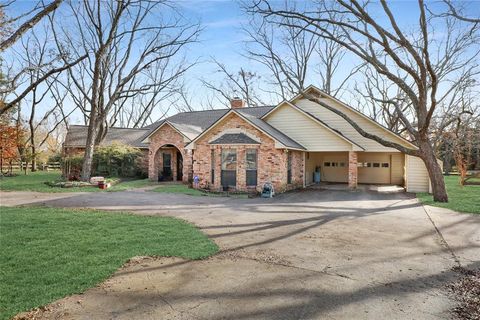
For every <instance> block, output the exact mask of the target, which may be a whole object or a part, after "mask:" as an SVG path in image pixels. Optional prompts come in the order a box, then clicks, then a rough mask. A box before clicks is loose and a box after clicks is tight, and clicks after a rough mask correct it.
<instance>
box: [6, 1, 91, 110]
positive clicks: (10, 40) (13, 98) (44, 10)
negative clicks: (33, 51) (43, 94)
mask: <svg viewBox="0 0 480 320" xmlns="http://www.w3.org/2000/svg"><path fill="white" fill-rule="evenodd" d="M62 1H63V0H55V1H52V2H50V3H49V4H48V5H45V4H44V2H43V1H39V2H38V4H37V5H36V6H34V7H33V8H32V9H30V10H27V11H26V12H24V13H21V14H20V15H19V16H16V17H7V16H6V15H5V11H4V10H5V8H7V7H8V6H10V5H12V4H13V3H14V2H15V1H14V0H12V1H8V2H6V3H5V4H2V5H0V22H1V24H0V39H1V41H2V42H1V43H0V51H5V52H6V53H10V54H12V53H13V54H14V52H12V48H14V44H15V43H16V42H18V40H19V39H21V38H22V37H23V36H25V35H26V34H28V33H29V32H31V31H32V28H33V27H34V26H35V25H37V24H38V23H39V22H40V21H41V20H42V19H43V18H45V17H47V16H49V17H50V18H51V19H53V18H52V16H53V14H54V13H55V11H56V9H57V8H58V7H59V5H60V4H61V3H62ZM32 15H33V16H32ZM25 19H26V20H25ZM20 21H21V22H22V23H21V25H20V26H19V27H17V28H15V24H16V23H18V22H20ZM7 49H8V50H7ZM86 57H87V56H86V55H81V56H78V57H77V59H75V60H70V59H68V57H63V59H60V57H59V56H57V57H56V58H51V63H49V64H48V66H49V68H42V69H43V71H42V73H41V75H39V76H38V77H36V79H35V81H31V82H30V83H29V84H28V85H26V86H23V85H22V83H19V80H20V79H24V76H25V74H28V73H29V69H28V67H27V68H24V67H22V65H20V66H19V67H14V66H10V67H9V70H8V72H6V77H7V78H8V81H7V82H6V83H4V84H2V85H1V88H0V96H1V97H2V101H3V102H2V104H1V105H0V115H2V114H5V113H7V112H8V111H9V110H12V109H13V108H15V107H16V106H17V105H19V104H20V102H21V101H22V100H23V99H25V98H26V97H27V96H28V95H29V94H30V93H31V92H32V91H34V90H35V89H36V87H37V86H40V85H41V84H42V83H44V82H45V81H46V80H47V79H49V78H50V77H52V76H55V75H58V74H59V73H61V72H63V71H65V70H67V69H68V68H70V67H72V66H74V65H76V64H77V63H79V62H80V61H82V60H83V59H85V58H86ZM0 60H1V59H0ZM54 62H55V63H54ZM0 66H1V67H2V69H3V67H4V65H3V64H2V65H0ZM2 71H3V70H2Z"/></svg>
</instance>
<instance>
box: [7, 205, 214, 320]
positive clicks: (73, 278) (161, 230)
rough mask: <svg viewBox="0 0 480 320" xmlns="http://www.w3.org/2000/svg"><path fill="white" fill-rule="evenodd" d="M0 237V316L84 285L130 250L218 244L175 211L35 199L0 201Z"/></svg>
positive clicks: (179, 253)
mask: <svg viewBox="0 0 480 320" xmlns="http://www.w3.org/2000/svg"><path fill="white" fill-rule="evenodd" d="M0 243H1V250H0V319H8V318H10V317H12V316H13V315H15V314H17V313H19V312H22V311H26V310H29V309H31V308H35V307H39V306H42V305H45V304H48V303H50V302H52V301H54V300H56V299H59V298H62V297H64V296H66V295H70V294H74V293H80V292H83V291H84V290H86V289H88V288H90V287H93V286H95V285H96V284H98V283H100V282H102V281H104V280H105V279H106V278H108V277H109V276H110V275H111V274H112V273H113V272H114V271H115V270H117V269H118V268H119V267H120V266H122V264H124V263H125V262H126V261H127V260H128V259H129V258H131V257H134V256H176V257H182V258H188V259H201V258H205V257H208V256H210V255H212V254H214V253H215V252H217V250H218V247H217V246H216V245H215V243H213V242H212V241H211V240H209V239H208V238H207V236H205V235H204V234H203V233H201V232H200V231H199V230H198V229H197V228H195V226H193V225H191V224H188V223H186V222H184V221H181V220H178V219H174V218H169V217H151V216H138V215H132V214H127V213H112V212H102V211H95V210H72V209H53V208H40V207H31V208H30V207H29V208H27V207H21V208H20V207H13V208H9V207H1V210H0Z"/></svg>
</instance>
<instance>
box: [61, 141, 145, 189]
mask: <svg viewBox="0 0 480 320" xmlns="http://www.w3.org/2000/svg"><path fill="white" fill-rule="evenodd" d="M82 164H83V156H80V155H78V156H70V157H67V158H65V159H64V161H63V172H64V176H65V177H66V178H67V179H68V180H71V181H72V180H79V179H80V174H81V171H82ZM92 175H100V176H106V177H126V178H131V177H140V178H146V177H147V176H148V156H147V155H145V154H144V153H142V152H141V151H140V150H139V149H137V148H134V147H131V146H127V145H124V144H119V143H113V144H111V145H109V146H100V147H97V148H96V149H95V153H94V155H93V170H92Z"/></svg>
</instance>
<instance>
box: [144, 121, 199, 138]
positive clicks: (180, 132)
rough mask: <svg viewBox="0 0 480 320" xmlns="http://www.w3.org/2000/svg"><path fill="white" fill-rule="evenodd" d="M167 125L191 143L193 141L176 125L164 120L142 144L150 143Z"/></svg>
mask: <svg viewBox="0 0 480 320" xmlns="http://www.w3.org/2000/svg"><path fill="white" fill-rule="evenodd" d="M165 124H168V125H169V126H170V127H171V128H173V130H175V131H177V132H178V133H179V134H181V135H182V136H183V137H185V138H187V139H188V141H189V142H191V141H192V139H190V138H189V137H187V136H186V135H185V134H184V133H183V132H182V131H180V130H179V129H177V128H176V127H175V125H174V124H173V123H172V122H170V121H168V120H164V121H163V122H162V123H161V124H160V125H159V126H158V127H156V128H155V129H153V130H152V132H150V133H149V134H148V135H147V136H146V137H145V138H143V139H142V141H141V142H142V143H148V140H147V139H149V138H150V137H151V136H152V135H153V134H154V133H156V132H157V131H158V130H160V129H161V128H162V127H163V126H164V125H165Z"/></svg>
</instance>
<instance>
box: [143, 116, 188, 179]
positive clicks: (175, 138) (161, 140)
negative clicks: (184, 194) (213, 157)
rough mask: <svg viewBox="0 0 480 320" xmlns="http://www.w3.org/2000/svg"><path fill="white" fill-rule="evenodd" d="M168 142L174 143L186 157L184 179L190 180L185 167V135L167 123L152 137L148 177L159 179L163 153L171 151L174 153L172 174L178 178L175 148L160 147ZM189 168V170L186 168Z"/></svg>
mask: <svg viewBox="0 0 480 320" xmlns="http://www.w3.org/2000/svg"><path fill="white" fill-rule="evenodd" d="M166 144H170V145H174V146H175V147H176V148H177V149H178V150H179V151H180V153H181V154H182V157H183V159H184V167H183V168H184V170H183V174H182V176H183V179H182V180H183V181H187V180H188V171H187V170H188V169H187V168H185V141H184V137H183V136H182V135H181V134H180V133H179V132H178V131H176V130H175V129H173V128H172V127H171V126H170V125H168V124H165V125H164V126H163V127H161V128H160V129H159V130H158V131H157V132H155V133H154V134H153V135H152V136H151V137H150V144H149V152H148V178H149V179H150V180H152V181H157V180H158V169H159V168H161V167H162V161H163V159H162V153H163V152H166V153H171V154H172V174H173V178H174V180H176V177H177V175H176V170H177V162H176V154H177V153H176V152H173V150H175V149H171V148H169V149H165V150H160V151H159V149H160V148H161V147H162V146H165V145H166ZM186 169H187V170H186Z"/></svg>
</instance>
